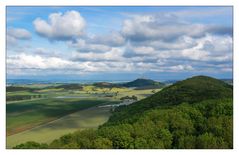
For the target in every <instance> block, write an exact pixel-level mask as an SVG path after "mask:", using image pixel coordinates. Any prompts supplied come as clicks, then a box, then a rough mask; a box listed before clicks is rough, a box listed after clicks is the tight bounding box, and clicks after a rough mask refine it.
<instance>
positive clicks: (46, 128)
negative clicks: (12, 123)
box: [7, 107, 110, 148]
mask: <svg viewBox="0 0 239 155" xmlns="http://www.w3.org/2000/svg"><path fill="white" fill-rule="evenodd" d="M109 116H110V108H97V107H93V108H89V109H86V110H81V111H78V112H75V113H72V114H69V115H67V116H64V117H61V118H59V119H57V120H54V121H52V122H49V123H46V124H43V125H41V126H38V127H35V128H33V129H30V130H26V131H24V132H21V133H18V134H14V135H11V136H8V138H7V148H11V147H13V146H16V145H17V144H20V143H23V142H27V141H37V142H41V143H49V142H51V141H52V140H54V139H56V138H59V137H60V136H62V135H64V134H67V133H72V132H75V131H77V130H79V129H85V128H96V127H98V126H99V125H101V124H103V123H105V122H106V121H107V120H108V118H109Z"/></svg>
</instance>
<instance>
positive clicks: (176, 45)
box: [7, 6, 233, 80]
mask: <svg viewBox="0 0 239 155" xmlns="http://www.w3.org/2000/svg"><path fill="white" fill-rule="evenodd" d="M232 29H233V25H232V8H231V7H75V6H74V7H57V6H56V7H7V76H8V78H36V77H39V78H47V77H49V78H59V77H61V78H74V79H104V78H107V79H108V80H110V79H114V80H127V79H128V80H131V79H134V78H137V77H140V76H142V75H144V76H146V77H148V78H152V79H158V80H167V79H183V78H186V77H189V76H193V75H202V74H203V75H209V76H213V77H217V78H232V54H233V51H232Z"/></svg>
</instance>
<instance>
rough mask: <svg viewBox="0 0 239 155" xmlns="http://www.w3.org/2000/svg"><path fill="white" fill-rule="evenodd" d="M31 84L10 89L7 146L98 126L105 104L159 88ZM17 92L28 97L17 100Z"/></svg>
mask: <svg viewBox="0 0 239 155" xmlns="http://www.w3.org/2000/svg"><path fill="white" fill-rule="evenodd" d="M24 87H28V86H24ZM29 88H31V90H21V91H12V92H7V97H8V99H10V101H7V115H6V117H7V148H11V147H13V146H15V145H17V144H20V143H23V142H26V141H36V142H44V143H48V142H50V141H52V140H53V139H56V138H59V137H60V136H61V135H64V134H67V133H70V132H74V131H77V130H82V129H85V128H97V127H98V126H99V125H101V124H103V123H104V122H106V121H107V120H108V118H109V116H110V114H111V112H110V111H111V108H110V107H107V106H106V107H104V106H103V107H104V108H102V105H109V104H119V103H121V102H122V101H121V100H120V99H121V98H122V97H125V96H133V95H134V96H136V97H137V99H138V100H140V99H142V98H145V97H147V96H149V95H152V94H153V93H155V92H157V91H160V89H146V90H134V89H129V88H124V87H121V88H118V87H113V88H99V87H96V86H92V85H85V86H83V87H82V88H81V89H74V90H68V89H65V88H54V87H52V86H51V85H44V87H43V86H40V85H37V87H34V86H32V85H30V86H29ZM34 88H36V89H34ZM16 96H20V97H22V96H23V97H25V96H27V97H28V98H29V99H25V98H22V99H20V100H16V98H14V97H16ZM99 106H101V108H99Z"/></svg>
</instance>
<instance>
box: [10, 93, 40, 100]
mask: <svg viewBox="0 0 239 155" xmlns="http://www.w3.org/2000/svg"><path fill="white" fill-rule="evenodd" d="M41 97H43V95H41V94H36V95H12V96H7V98H6V99H7V101H18V100H29V99H34V98H41Z"/></svg>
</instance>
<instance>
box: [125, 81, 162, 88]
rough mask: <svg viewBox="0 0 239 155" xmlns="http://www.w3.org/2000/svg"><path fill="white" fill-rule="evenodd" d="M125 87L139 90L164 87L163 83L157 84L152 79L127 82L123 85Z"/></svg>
mask: <svg viewBox="0 0 239 155" xmlns="http://www.w3.org/2000/svg"><path fill="white" fill-rule="evenodd" d="M122 86H124V87H139V88H145V87H147V88H149V87H150V88H162V87H163V86H164V84H163V83H160V82H156V81H153V80H150V79H136V80H134V81H131V82H127V83H124V84H122Z"/></svg>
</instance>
